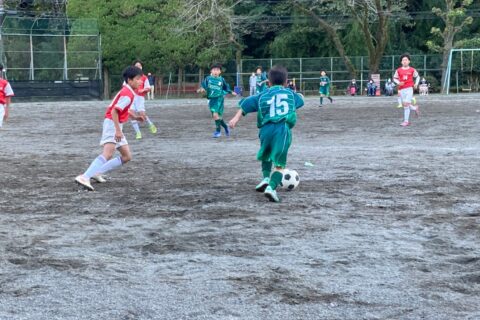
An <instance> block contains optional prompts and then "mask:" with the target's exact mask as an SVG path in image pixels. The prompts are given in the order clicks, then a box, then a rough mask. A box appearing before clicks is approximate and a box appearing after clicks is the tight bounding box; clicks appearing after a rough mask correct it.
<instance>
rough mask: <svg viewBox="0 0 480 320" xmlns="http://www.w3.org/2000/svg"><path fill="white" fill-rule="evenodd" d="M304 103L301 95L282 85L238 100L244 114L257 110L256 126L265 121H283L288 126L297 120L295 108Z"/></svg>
mask: <svg viewBox="0 0 480 320" xmlns="http://www.w3.org/2000/svg"><path fill="white" fill-rule="evenodd" d="M303 104H304V101H303V96H302V95H301V94H299V93H296V92H293V91H292V90H290V89H287V88H285V87H283V86H273V87H270V88H269V89H268V90H266V91H264V92H262V93H260V94H258V95H256V96H251V97H248V98H246V99H243V100H241V101H240V103H239V105H240V108H241V109H242V111H243V113H244V114H247V113H251V112H257V127H258V128H261V127H263V126H264V125H265V124H267V123H280V122H283V121H285V122H286V123H287V125H288V126H289V127H290V128H293V126H294V125H295V123H296V122H297V114H296V112H295V111H296V110H297V109H298V108H301V107H302V106H303Z"/></svg>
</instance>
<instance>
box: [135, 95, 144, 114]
mask: <svg viewBox="0 0 480 320" xmlns="http://www.w3.org/2000/svg"><path fill="white" fill-rule="evenodd" d="M132 107H133V110H134V111H135V112H142V111H143V112H145V97H142V96H137V95H135V98H133V106H132Z"/></svg>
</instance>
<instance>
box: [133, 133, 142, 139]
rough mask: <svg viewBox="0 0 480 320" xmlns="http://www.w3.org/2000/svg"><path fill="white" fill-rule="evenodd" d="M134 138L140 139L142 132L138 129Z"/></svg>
mask: <svg viewBox="0 0 480 320" xmlns="http://www.w3.org/2000/svg"><path fill="white" fill-rule="evenodd" d="M135 139H137V140H140V139H142V133H141V132H140V131H138V132H137V133H136V134H135Z"/></svg>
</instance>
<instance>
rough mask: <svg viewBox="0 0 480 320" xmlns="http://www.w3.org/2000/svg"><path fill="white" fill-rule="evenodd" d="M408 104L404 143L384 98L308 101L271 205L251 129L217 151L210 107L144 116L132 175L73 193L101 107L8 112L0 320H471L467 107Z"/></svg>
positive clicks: (476, 107)
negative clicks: (289, 182)
mask: <svg viewBox="0 0 480 320" xmlns="http://www.w3.org/2000/svg"><path fill="white" fill-rule="evenodd" d="M235 101H236V100H235V99H231V100H228V101H227V108H226V118H230V117H231V116H232V115H233V114H234V112H235V108H234V103H235ZM419 101H420V104H421V106H422V112H423V114H422V116H421V118H419V119H415V118H413V120H412V122H413V125H412V126H411V127H408V128H402V127H400V126H399V124H400V122H401V120H402V110H399V109H396V108H395V107H394V105H395V104H396V103H395V98H376V97H374V98H367V97H358V98H346V97H341V98H338V99H336V100H335V102H334V104H332V105H330V104H328V105H326V107H324V108H318V107H317V99H313V98H312V99H308V100H307V105H306V107H305V108H303V109H302V110H300V111H299V121H298V124H297V126H296V127H295V129H294V132H293V134H294V142H293V146H292V148H291V150H290V157H289V168H292V169H296V170H297V171H298V172H299V174H300V177H301V183H300V187H299V189H298V190H296V191H294V192H282V193H280V196H281V199H282V202H281V203H279V204H275V203H270V202H268V201H267V199H266V198H265V197H264V196H263V195H262V194H259V193H256V192H255V191H254V187H255V185H256V183H258V181H259V180H260V178H261V173H260V163H259V162H257V161H256V160H255V154H256V151H257V149H258V138H257V132H258V131H257V129H256V127H255V116H254V115H250V116H249V117H247V118H245V119H243V120H242V122H240V124H239V127H238V129H236V130H235V132H234V135H233V136H232V137H230V138H225V137H222V138H221V139H218V140H214V139H212V138H211V134H212V132H213V123H212V121H211V119H210V118H209V111H208V109H207V107H206V100H175V101H173V100H170V101H155V102H153V103H152V102H149V103H148V105H147V110H148V111H149V114H150V116H151V118H152V119H153V120H154V121H156V122H157V124H158V125H159V128H160V130H161V132H160V133H159V134H157V135H156V136H153V135H151V134H150V133H148V132H147V130H146V128H143V133H144V139H143V140H140V141H135V139H134V137H133V134H132V129H131V127H130V126H129V125H126V127H125V133H126V136H127V139H128V140H129V142H130V146H131V149H132V151H133V156H134V159H133V161H132V162H131V163H129V164H128V165H127V166H125V167H123V168H122V169H120V170H119V171H116V172H113V173H112V174H111V175H110V176H109V181H108V183H106V184H102V185H99V184H95V185H94V186H95V187H96V191H95V192H87V191H84V190H82V189H81V188H79V187H78V186H77V185H76V184H75V183H74V181H73V179H74V177H75V176H76V175H78V174H80V173H82V172H83V171H84V170H85V169H86V168H87V166H88V165H89V163H90V161H91V160H93V159H94V157H96V156H97V154H98V153H99V151H100V149H99V147H97V145H98V140H99V138H100V133H101V124H102V119H103V112H104V108H105V106H106V105H107V104H108V103H107V102H67V103H31V104H16V105H14V109H13V111H12V112H11V119H10V121H9V122H8V123H7V124H6V125H5V126H4V128H3V130H1V131H0V148H1V150H2V153H1V155H0V172H1V173H0V186H1V188H0V319H2V320H3V319H32V320H33V319H35V320H41V319H45V320H47V319H48V320H53V319H120V320H124V319H172V320H177V319H222V320H223V319H252V320H253V319H255V320H257V319H268V320H270V319H288V320H294V319H436V320H437V319H449V320H451V319H479V318H480V307H479V301H480V300H479V297H480V226H479V223H480V141H479V133H480V125H479V124H480V121H479V120H480V95H463V96H456V95H453V96H449V97H441V96H430V97H428V98H422V97H420V98H419ZM305 162H311V163H313V164H314V166H313V167H311V166H305V165H304V164H305Z"/></svg>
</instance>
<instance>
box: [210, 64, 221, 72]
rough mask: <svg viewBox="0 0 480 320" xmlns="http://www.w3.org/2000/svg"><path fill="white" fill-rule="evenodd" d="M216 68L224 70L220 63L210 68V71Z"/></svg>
mask: <svg viewBox="0 0 480 320" xmlns="http://www.w3.org/2000/svg"><path fill="white" fill-rule="evenodd" d="M215 68H218V69H220V70H222V65H221V64H220V63H214V64H212V65H211V66H210V71H212V69H215Z"/></svg>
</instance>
